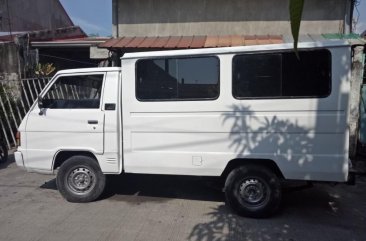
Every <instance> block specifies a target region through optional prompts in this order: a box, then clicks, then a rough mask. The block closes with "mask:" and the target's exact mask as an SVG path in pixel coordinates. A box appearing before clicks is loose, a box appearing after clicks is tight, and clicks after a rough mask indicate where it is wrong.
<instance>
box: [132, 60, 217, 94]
mask: <svg viewBox="0 0 366 241" xmlns="http://www.w3.org/2000/svg"><path fill="white" fill-rule="evenodd" d="M218 96H219V60H218V58H216V57H194V58H165V59H164V58H163V59H143V60H139V61H138V62H137V64H136V98H137V99H138V100H141V101H154V100H166V101H175V100H196V99H202V100H205V99H208V100H209V99H216V98H217V97H218Z"/></svg>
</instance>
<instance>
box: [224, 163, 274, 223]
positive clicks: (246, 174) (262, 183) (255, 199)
mask: <svg viewBox="0 0 366 241" xmlns="http://www.w3.org/2000/svg"><path fill="white" fill-rule="evenodd" d="M225 197H226V203H227V204H228V205H229V206H230V207H231V208H232V209H233V210H234V211H235V212H236V213H238V214H239V215H241V216H246V217H254V218H263V217H268V216H270V215H272V214H273V213H274V212H275V211H276V210H277V209H278V207H279V204H280V201H281V185H280V181H279V179H278V177H277V176H276V175H275V174H274V173H273V172H272V171H271V170H269V169H268V168H266V167H263V166H256V165H246V166H241V167H238V168H236V169H234V170H232V171H231V173H230V174H229V175H228V177H227V179H226V182H225Z"/></svg>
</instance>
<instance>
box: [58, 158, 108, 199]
mask: <svg viewBox="0 0 366 241" xmlns="http://www.w3.org/2000/svg"><path fill="white" fill-rule="evenodd" d="M56 183H57V188H58V190H59V191H60V193H61V195H62V196H63V197H64V198H65V199H66V200H67V201H69V202H78V203H82V202H91V201H94V200H96V199H97V198H98V197H99V196H100V195H101V194H102V193H103V191H104V188H105V183H106V178H105V175H104V174H103V173H102V170H101V169H100V167H99V165H98V163H97V162H96V160H94V159H93V158H91V157H87V156H73V157H70V158H69V159H67V160H66V161H65V162H64V163H63V164H62V165H61V167H60V170H59V171H58V173H57V177H56Z"/></svg>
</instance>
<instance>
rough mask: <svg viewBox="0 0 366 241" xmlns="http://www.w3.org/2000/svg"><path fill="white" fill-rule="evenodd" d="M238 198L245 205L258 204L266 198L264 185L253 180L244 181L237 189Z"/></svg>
mask: <svg viewBox="0 0 366 241" xmlns="http://www.w3.org/2000/svg"><path fill="white" fill-rule="evenodd" d="M239 192H240V197H241V198H242V199H243V200H244V201H245V202H247V203H250V204H258V203H260V202H262V201H263V200H264V199H265V198H266V191H265V186H264V184H263V183H262V182H261V181H260V180H258V179H255V178H251V179H246V180H244V181H243V182H242V184H241V185H240V188H239Z"/></svg>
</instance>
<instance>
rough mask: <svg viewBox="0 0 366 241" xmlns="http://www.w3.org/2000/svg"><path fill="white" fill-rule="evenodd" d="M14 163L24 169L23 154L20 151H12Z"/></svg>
mask: <svg viewBox="0 0 366 241" xmlns="http://www.w3.org/2000/svg"><path fill="white" fill-rule="evenodd" d="M14 158H15V163H16V164H17V166H18V167H20V168H23V169H25V166H24V159H23V154H22V152H21V151H16V152H14Z"/></svg>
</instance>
